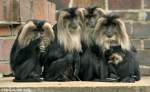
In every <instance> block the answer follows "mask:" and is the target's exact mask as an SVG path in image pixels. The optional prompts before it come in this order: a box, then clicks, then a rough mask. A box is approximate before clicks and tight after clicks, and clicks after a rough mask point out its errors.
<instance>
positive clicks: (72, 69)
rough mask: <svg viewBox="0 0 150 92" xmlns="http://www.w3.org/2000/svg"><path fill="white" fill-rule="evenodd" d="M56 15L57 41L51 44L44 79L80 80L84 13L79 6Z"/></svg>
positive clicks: (55, 29)
mask: <svg viewBox="0 0 150 92" xmlns="http://www.w3.org/2000/svg"><path fill="white" fill-rule="evenodd" d="M56 17H57V24H56V25H54V27H53V29H54V32H55V41H54V42H53V43H52V45H51V46H49V54H48V58H47V60H46V61H45V64H44V71H43V76H44V80H45V81H74V80H79V78H78V69H79V64H80V63H79V61H80V56H79V54H80V52H81V51H82V48H81V41H80V36H81V35H80V32H81V27H80V21H81V19H82V14H81V12H80V9H79V8H67V9H62V10H60V11H58V12H57V16H56Z"/></svg>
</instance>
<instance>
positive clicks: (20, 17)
mask: <svg viewBox="0 0 150 92" xmlns="http://www.w3.org/2000/svg"><path fill="white" fill-rule="evenodd" d="M55 10H56V9H55V4H54V3H53V2H49V1H48V0H0V73H9V72H10V67H9V54H10V50H11V47H12V44H13V42H14V39H15V37H16V34H17V31H16V28H17V27H18V26H19V25H20V24H21V23H22V22H25V21H26V20H28V19H32V18H35V19H43V20H47V21H49V22H50V23H51V24H54V23H55Z"/></svg>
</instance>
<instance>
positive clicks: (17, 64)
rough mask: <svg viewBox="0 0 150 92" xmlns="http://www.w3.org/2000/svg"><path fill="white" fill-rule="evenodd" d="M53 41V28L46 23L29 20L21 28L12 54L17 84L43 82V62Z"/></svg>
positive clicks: (12, 65) (11, 58)
mask: <svg viewBox="0 0 150 92" xmlns="http://www.w3.org/2000/svg"><path fill="white" fill-rule="evenodd" d="M53 39H54V35H53V31H52V28H51V26H50V24H49V23H47V22H46V21H41V20H29V21H27V22H26V23H25V24H24V25H23V26H22V27H21V29H20V31H19V33H18V35H17V38H16V40H15V42H14V44H13V47H12V50H11V54H10V65H11V69H12V71H13V73H14V77H15V79H14V81H15V82H39V81H41V79H40V75H41V71H42V68H41V62H42V61H43V59H44V57H43V56H44V54H46V51H47V47H48V45H49V44H50V42H51V41H52V40H53Z"/></svg>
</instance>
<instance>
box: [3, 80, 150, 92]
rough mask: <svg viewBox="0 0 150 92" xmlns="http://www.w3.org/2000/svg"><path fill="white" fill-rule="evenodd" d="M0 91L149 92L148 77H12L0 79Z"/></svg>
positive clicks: (149, 82) (149, 81) (149, 83)
mask: <svg viewBox="0 0 150 92" xmlns="http://www.w3.org/2000/svg"><path fill="white" fill-rule="evenodd" d="M0 92H150V77H142V80H140V81H138V82H136V83H109V82H107V83H106V82H80V81H78V82H77V81H72V82H40V83H34V82H31V83H15V82H12V78H1V79H0Z"/></svg>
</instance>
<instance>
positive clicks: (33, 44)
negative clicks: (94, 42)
mask: <svg viewBox="0 0 150 92" xmlns="http://www.w3.org/2000/svg"><path fill="white" fill-rule="evenodd" d="M41 40H42V39H41V38H38V39H35V40H33V41H31V42H30V44H29V48H31V49H33V48H36V47H38V46H39V44H40V42H41Z"/></svg>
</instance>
